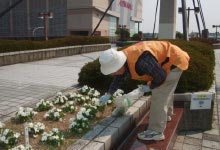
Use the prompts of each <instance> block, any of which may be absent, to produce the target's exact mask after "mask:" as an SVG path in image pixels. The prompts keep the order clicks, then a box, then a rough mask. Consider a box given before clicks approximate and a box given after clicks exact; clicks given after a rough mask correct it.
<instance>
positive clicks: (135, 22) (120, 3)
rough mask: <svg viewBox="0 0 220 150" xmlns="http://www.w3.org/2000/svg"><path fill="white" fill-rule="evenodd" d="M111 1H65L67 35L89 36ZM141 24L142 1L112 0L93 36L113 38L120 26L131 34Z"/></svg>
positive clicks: (135, 31)
mask: <svg viewBox="0 0 220 150" xmlns="http://www.w3.org/2000/svg"><path fill="white" fill-rule="evenodd" d="M111 1H112V0H67V8H68V13H67V16H68V19H67V20H68V21H67V30H68V34H69V35H91V33H93V31H94V29H95V28H96V26H97V24H98V23H99V21H100V19H101V18H102V17H103V14H104V12H105V11H106V9H107V8H108V6H109V4H110V3H111ZM141 22H142V0H114V2H113V4H112V6H111V7H110V9H109V11H108V12H107V14H106V15H105V17H104V18H103V20H102V22H101V23H100V25H99V27H98V28H97V30H96V32H95V34H94V35H98V36H108V37H115V36H116V35H115V31H116V29H117V28H118V27H119V25H120V26H123V27H125V28H126V29H128V30H129V32H130V33H131V35H132V34H134V33H137V32H138V30H139V23H141Z"/></svg>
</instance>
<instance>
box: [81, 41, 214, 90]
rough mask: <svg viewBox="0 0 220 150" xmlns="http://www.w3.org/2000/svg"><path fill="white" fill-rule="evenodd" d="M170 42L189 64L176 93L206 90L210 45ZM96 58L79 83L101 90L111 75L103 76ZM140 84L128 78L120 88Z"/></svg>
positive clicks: (210, 74) (210, 76)
mask: <svg viewBox="0 0 220 150" xmlns="http://www.w3.org/2000/svg"><path fill="white" fill-rule="evenodd" d="M170 42H171V43H173V44H176V45H178V46H179V47H180V48H182V49H183V50H185V51H186V52H187V53H188V54H189V56H190V65H189V69H188V70H187V71H184V72H183V74H182V76H181V78H180V81H179V84H178V86H177V89H176V92H177V93H184V92H197V91H204V90H208V89H209V88H210V87H211V85H212V83H213V80H214V74H213V71H214V63H215V61H214V51H213V48H212V46H211V45H209V44H207V43H201V42H197V41H191V42H185V41H182V40H170ZM99 68H100V64H99V62H98V60H95V61H93V62H90V63H88V64H86V65H85V66H84V67H83V68H82V69H81V72H80V73H79V80H78V81H79V83H80V84H82V85H85V84H87V85H89V86H91V87H95V88H97V89H99V90H100V91H102V92H105V91H107V89H108V87H109V85H110V83H111V80H112V77H111V76H104V75H102V74H101V72H100V69H99ZM137 84H140V82H139V81H135V80H131V79H128V80H127V81H126V82H125V83H124V85H123V86H122V89H124V90H125V91H126V92H129V91H131V90H133V89H134V88H136V87H137Z"/></svg>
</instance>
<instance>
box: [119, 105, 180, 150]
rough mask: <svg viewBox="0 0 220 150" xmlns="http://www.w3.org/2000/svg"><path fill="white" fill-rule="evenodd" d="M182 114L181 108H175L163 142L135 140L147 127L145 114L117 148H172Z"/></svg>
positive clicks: (143, 149) (126, 149)
mask: <svg viewBox="0 0 220 150" xmlns="http://www.w3.org/2000/svg"><path fill="white" fill-rule="evenodd" d="M182 114H183V108H181V107H175V108H174V115H173V116H172V120H171V121H170V122H168V123H167V127H166V130H165V132H164V134H165V140H163V141H144V140H139V139H137V134H138V133H140V132H142V131H144V130H146V129H147V126H148V116H149V114H146V115H145V116H144V117H143V119H142V120H141V121H140V122H139V123H138V125H137V127H136V128H135V129H134V130H133V131H132V132H131V133H130V135H129V136H128V137H127V138H126V139H125V141H124V142H123V143H122V144H121V145H120V146H119V147H118V149H120V150H147V149H148V150H149V149H150V148H153V149H158V150H169V149H170V148H172V147H173V144H174V141H175V139H176V132H177V128H178V125H179V122H180V120H181V117H182Z"/></svg>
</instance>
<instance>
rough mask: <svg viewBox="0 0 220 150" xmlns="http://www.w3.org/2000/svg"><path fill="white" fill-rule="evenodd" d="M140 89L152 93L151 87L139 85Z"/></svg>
mask: <svg viewBox="0 0 220 150" xmlns="http://www.w3.org/2000/svg"><path fill="white" fill-rule="evenodd" d="M138 89H139V90H140V91H141V92H144V93H146V92H150V91H151V89H150V87H149V86H147V85H138Z"/></svg>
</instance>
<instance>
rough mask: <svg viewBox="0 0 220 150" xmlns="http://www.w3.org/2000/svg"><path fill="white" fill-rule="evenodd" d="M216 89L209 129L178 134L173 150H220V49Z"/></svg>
mask: <svg viewBox="0 0 220 150" xmlns="http://www.w3.org/2000/svg"><path fill="white" fill-rule="evenodd" d="M215 58H216V62H215V63H216V66H215V78H216V82H215V87H214V88H215V89H216V101H215V105H214V113H213V124H212V127H213V128H212V129H211V130H209V131H205V132H202V131H187V132H181V133H179V134H178V136H177V139H176V142H175V144H174V147H173V150H220V134H219V133H220V120H219V116H220V49H216V50H215Z"/></svg>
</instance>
